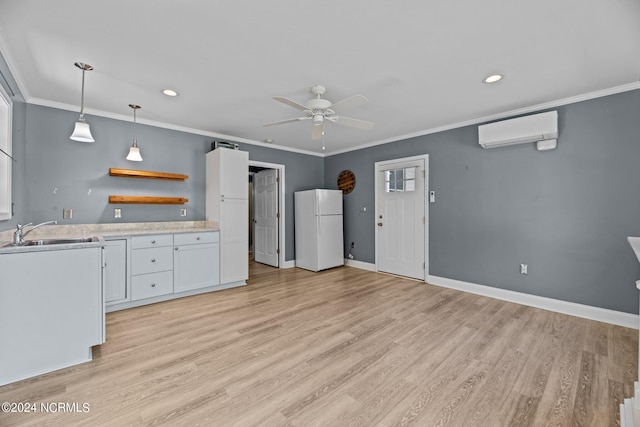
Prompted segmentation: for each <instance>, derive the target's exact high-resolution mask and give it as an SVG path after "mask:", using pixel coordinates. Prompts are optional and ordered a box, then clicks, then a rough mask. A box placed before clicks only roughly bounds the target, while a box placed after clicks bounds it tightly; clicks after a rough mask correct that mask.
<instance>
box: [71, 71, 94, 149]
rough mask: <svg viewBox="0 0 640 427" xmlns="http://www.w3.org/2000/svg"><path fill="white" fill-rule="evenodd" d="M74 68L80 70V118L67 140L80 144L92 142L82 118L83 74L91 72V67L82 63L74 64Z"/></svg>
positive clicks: (89, 132)
mask: <svg viewBox="0 0 640 427" xmlns="http://www.w3.org/2000/svg"><path fill="white" fill-rule="evenodd" d="M75 66H76V67H78V68H80V69H81V70H82V94H81V96H80V118H79V119H78V121H77V122H76V127H75V128H74V129H73V133H72V134H71V136H70V137H69V138H71V139H72V140H74V141H80V142H94V141H95V139H93V136H92V135H91V129H90V128H89V123H87V121H86V120H85V118H84V72H85V71H91V70H93V67H92V66H91V65H89V64H83V63H82V62H76V63H75Z"/></svg>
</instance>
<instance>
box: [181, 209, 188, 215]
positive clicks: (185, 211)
mask: <svg viewBox="0 0 640 427" xmlns="http://www.w3.org/2000/svg"><path fill="white" fill-rule="evenodd" d="M180 216H187V210H186V209H185V208H182V209H180Z"/></svg>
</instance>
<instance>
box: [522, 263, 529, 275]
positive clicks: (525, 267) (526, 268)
mask: <svg viewBox="0 0 640 427" xmlns="http://www.w3.org/2000/svg"><path fill="white" fill-rule="evenodd" d="M528 269H529V265H527V264H520V274H529V273H528V272H527V270H528Z"/></svg>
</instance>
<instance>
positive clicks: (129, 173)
mask: <svg viewBox="0 0 640 427" xmlns="http://www.w3.org/2000/svg"><path fill="white" fill-rule="evenodd" d="M109 175H111V176H120V177H124V178H145V179H163V180H165V181H184V180H186V179H188V178H189V175H182V174H179V173H168V172H153V171H137V170H133V169H117V168H109Z"/></svg>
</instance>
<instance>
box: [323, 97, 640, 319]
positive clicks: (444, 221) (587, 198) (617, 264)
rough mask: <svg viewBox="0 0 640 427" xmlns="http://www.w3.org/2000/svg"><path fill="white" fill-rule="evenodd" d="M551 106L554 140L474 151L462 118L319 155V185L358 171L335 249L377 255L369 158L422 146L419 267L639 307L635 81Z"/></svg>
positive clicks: (639, 106)
mask: <svg viewBox="0 0 640 427" xmlns="http://www.w3.org/2000/svg"><path fill="white" fill-rule="evenodd" d="M557 110H558V111H559V114H560V123H559V126H560V129H559V130H560V138H559V140H558V148H557V149H556V150H554V151H549V152H538V151H536V150H535V148H534V145H533V144H527V145H520V146H513V147H505V148H496V149H492V150H484V149H482V148H480V147H479V145H478V140H477V126H468V127H464V128H459V129H454V130H450V131H446V132H440V133H436V134H431V135H425V136H422V137H418V138H412V139H409V140H405V141H401V142H395V143H390V144H385V145H380V146H375V147H371V148H367V149H362V150H358V151H353V152H349V153H345V154H340V155H335V156H331V157H328V158H326V159H325V186H326V187H327V188H337V183H336V179H337V176H338V174H339V173H340V171H342V170H344V169H350V170H352V171H354V172H355V174H356V181H357V183H356V188H355V190H354V191H353V192H352V193H351V194H348V195H345V197H344V206H345V254H346V253H347V252H348V245H349V244H350V242H352V241H353V242H355V250H354V251H353V254H354V257H355V259H356V260H359V261H364V262H370V263H374V262H375V259H374V239H375V225H374V223H375V222H374V215H375V207H374V181H373V179H374V172H373V170H374V162H376V161H381V160H389V159H394V158H400V157H407V156H412V155H418V154H429V180H430V183H429V185H430V189H431V190H435V191H436V203H432V204H429V216H430V218H429V263H430V271H429V274H432V275H436V276H441V277H446V278H450V279H457V280H462V281H467V282H471V283H478V284H483V285H489V286H494V287H497V288H502V289H508V290H513V291H517V292H523V293H528V294H534V295H540V296H545V297H550V298H555V299H560V300H564V301H571V302H576V303H581V304H588V305H592V306H596V307H602V308H608V309H613V310H618V311H623V312H629V313H634V314H637V313H638V293H637V290H636V288H635V286H634V283H635V281H636V280H637V279H638V278H639V277H640V264H639V263H638V261H637V259H636V257H635V256H634V254H633V252H632V250H631V248H630V247H629V245H628V243H627V241H626V237H627V236H640V185H639V184H640V167H639V165H638V162H639V161H640V120H639V119H638V112H639V111H640V91H638V90H635V91H631V92H626V93H621V94H617V95H611V96H607V97H603V98H598V99H593V100H589V101H584V102H579V103H575V104H570V105H566V106H563V107H560V108H558V109H557ZM362 206H366V207H367V208H368V209H367V212H366V213H362V212H360V208H361V207H362ZM520 263H525V264H528V265H529V274H528V275H526V276H525V275H521V274H519V264H520Z"/></svg>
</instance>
